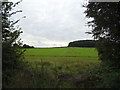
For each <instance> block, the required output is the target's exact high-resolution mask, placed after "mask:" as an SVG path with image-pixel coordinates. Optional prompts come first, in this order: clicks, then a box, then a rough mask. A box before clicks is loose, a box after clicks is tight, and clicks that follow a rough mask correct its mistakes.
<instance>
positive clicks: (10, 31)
mask: <svg viewBox="0 0 120 90" xmlns="http://www.w3.org/2000/svg"><path fill="white" fill-rule="evenodd" d="M18 3H19V2H18ZM18 3H15V4H14V3H12V2H2V7H1V13H2V71H3V72H2V78H3V88H5V87H7V85H8V84H10V82H11V81H12V77H14V75H15V74H16V72H17V71H18V70H19V69H21V67H22V66H21V65H22V60H23V56H22V54H23V52H24V50H22V49H20V46H21V44H22V43H21V42H20V39H19V35H20V33H22V32H21V31H20V30H21V28H19V27H15V24H17V22H18V21H19V20H17V21H13V20H11V19H10V17H11V16H12V15H13V14H16V13H17V12H21V11H15V12H13V11H12V10H13V8H14V7H15V6H16V5H17V4H18Z"/></svg>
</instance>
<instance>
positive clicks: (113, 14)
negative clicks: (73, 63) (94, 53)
mask: <svg viewBox="0 0 120 90" xmlns="http://www.w3.org/2000/svg"><path fill="white" fill-rule="evenodd" d="M85 7H86V8H87V10H86V11H85V13H86V17H88V18H93V20H92V21H90V22H88V25H89V26H92V31H91V32H89V33H91V34H93V37H94V38H95V39H98V42H97V50H98V52H99V58H100V59H101V60H102V61H103V62H105V63H106V64H107V65H110V66H115V67H117V68H120V29H119V26H120V14H119V12H120V11H119V9H120V3H118V2H105V3H101V2H90V3H88V5H86V6H85Z"/></svg>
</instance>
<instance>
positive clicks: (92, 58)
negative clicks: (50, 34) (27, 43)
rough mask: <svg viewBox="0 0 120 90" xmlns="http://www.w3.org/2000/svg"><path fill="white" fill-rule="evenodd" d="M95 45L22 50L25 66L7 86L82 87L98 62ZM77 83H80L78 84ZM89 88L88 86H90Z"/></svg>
mask: <svg viewBox="0 0 120 90" xmlns="http://www.w3.org/2000/svg"><path fill="white" fill-rule="evenodd" d="M97 54H98V52H97V50H96V49H95V48H73V47H69V48H67V47H66V48H31V49H26V52H25V61H27V62H28V66H27V67H26V68H24V69H23V70H22V71H21V72H20V73H18V74H17V76H16V77H15V80H14V81H13V82H14V83H13V84H12V85H11V86H10V87H20V88H31V87H32V88H74V87H75V88H77V87H85V86H84V85H88V87H89V84H91V82H88V84H86V81H89V80H87V77H88V76H89V75H90V73H89V72H90V71H91V70H92V69H94V68H96V66H98V65H99V63H100V61H99V60H98V55H97ZM79 82H83V84H80V83H79ZM90 87H91V85H90Z"/></svg>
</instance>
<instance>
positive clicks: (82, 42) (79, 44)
mask: <svg viewBox="0 0 120 90" xmlns="http://www.w3.org/2000/svg"><path fill="white" fill-rule="evenodd" d="M95 42H96V41H95V40H80V41H74V42H70V43H69V45H68V47H95Z"/></svg>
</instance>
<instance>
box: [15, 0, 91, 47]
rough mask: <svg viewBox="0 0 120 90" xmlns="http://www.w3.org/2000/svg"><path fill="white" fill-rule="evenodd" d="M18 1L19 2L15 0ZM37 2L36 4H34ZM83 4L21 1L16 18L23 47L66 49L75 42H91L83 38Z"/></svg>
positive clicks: (70, 0)
mask: <svg viewBox="0 0 120 90" xmlns="http://www.w3.org/2000/svg"><path fill="white" fill-rule="evenodd" d="M17 1H19V0H17ZM35 1H36V2H35ZM84 3H85V0H23V1H22V2H21V3H20V4H19V5H18V6H17V7H16V8H17V10H22V11H23V12H22V13H19V14H16V16H15V18H16V19H19V18H22V17H23V16H26V18H24V19H21V21H20V22H19V25H20V27H21V28H22V31H23V33H22V34H21V38H22V41H23V43H25V44H29V45H33V46H36V47H38V46H39V47H53V46H54V47H57V46H67V45H68V43H69V42H71V41H75V40H83V39H92V37H91V35H88V34H86V33H85V32H86V31H89V30H90V28H88V27H87V26H86V23H87V19H86V17H85V14H84V11H85V8H83V7H82V5H83V4H84Z"/></svg>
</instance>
